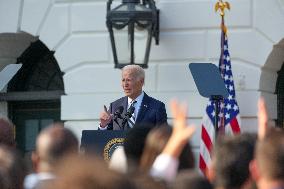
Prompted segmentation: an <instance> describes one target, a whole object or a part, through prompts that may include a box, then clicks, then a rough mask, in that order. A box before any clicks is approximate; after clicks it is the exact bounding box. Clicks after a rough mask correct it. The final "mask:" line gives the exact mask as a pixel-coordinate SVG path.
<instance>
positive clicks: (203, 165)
mask: <svg viewBox="0 0 284 189" xmlns="http://www.w3.org/2000/svg"><path fill="white" fill-rule="evenodd" d="M199 169H200V170H201V171H202V172H203V174H204V175H206V172H207V169H208V168H207V165H206V162H205V161H204V159H203V157H202V155H201V154H200V155H199Z"/></svg>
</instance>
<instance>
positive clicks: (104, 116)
mask: <svg viewBox="0 0 284 189" xmlns="http://www.w3.org/2000/svg"><path fill="white" fill-rule="evenodd" d="M110 121H111V114H110V113H109V112H108V111H107V107H106V106H104V111H103V112H101V114H100V122H101V123H100V127H102V128H105V127H106V126H107V125H108V124H109V123H110Z"/></svg>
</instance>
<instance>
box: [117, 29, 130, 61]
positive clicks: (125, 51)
mask: <svg viewBox="0 0 284 189" xmlns="http://www.w3.org/2000/svg"><path fill="white" fill-rule="evenodd" d="M113 34H114V41H115V46H116V51H117V52H116V53H117V59H118V62H119V63H129V62H130V58H131V56H130V54H131V43H130V39H129V38H130V36H129V35H128V27H125V28H123V29H121V30H117V29H114V30H113Z"/></svg>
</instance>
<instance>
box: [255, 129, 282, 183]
mask: <svg viewBox="0 0 284 189" xmlns="http://www.w3.org/2000/svg"><path fill="white" fill-rule="evenodd" d="M255 159H256V162H255V163H256V164H257V170H258V173H257V178H256V181H257V180H258V179H265V180H269V181H280V182H282V183H284V168H283V167H284V131H283V130H282V129H281V130H280V129H276V128H270V129H269V130H268V131H267V134H266V135H265V136H264V138H263V139H262V140H259V141H258V143H257V146H256V152H255ZM282 185H283V186H284V184H282Z"/></svg>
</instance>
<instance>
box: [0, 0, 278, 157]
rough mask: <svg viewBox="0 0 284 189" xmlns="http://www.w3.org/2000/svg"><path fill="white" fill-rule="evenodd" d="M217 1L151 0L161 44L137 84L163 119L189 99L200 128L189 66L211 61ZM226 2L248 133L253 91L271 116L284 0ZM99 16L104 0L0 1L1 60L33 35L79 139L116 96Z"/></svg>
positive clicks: (201, 105)
mask: <svg viewBox="0 0 284 189" xmlns="http://www.w3.org/2000/svg"><path fill="white" fill-rule="evenodd" d="M216 2H217V0H214V1H213V0H156V4H157V7H158V8H159V9H160V32H161V33H160V45H159V46H155V45H152V49H151V52H150V61H149V68H148V69H147V70H146V82H145V87H144V89H145V92H146V93H147V94H149V95H151V96H153V97H155V98H157V99H160V100H161V101H163V102H164V103H165V104H166V106H167V113H168V118H169V122H171V118H172V115H171V112H170V109H169V101H170V99H172V98H177V99H179V100H180V101H185V102H187V103H188V105H189V111H188V119H189V122H191V123H195V124H196V125H197V126H198V128H200V127H199V126H200V125H201V121H202V116H203V115H204V113H205V107H206V104H207V102H208V100H207V99H205V98H203V97H201V96H200V95H199V93H198V91H197V89H196V86H195V83H194V81H193V78H192V76H191V74H190V71H189V69H188V64H189V63H190V62H212V63H215V64H217V63H218V60H219V56H220V23H221V18H220V16H219V14H218V13H215V12H214V5H215V3H216ZM229 3H230V4H231V11H229V12H228V11H227V12H226V16H225V22H226V25H227V27H228V38H229V50H230V54H231V61H232V70H233V75H234V82H235V87H236V95H237V101H238V104H239V107H240V115H241V120H242V123H241V125H242V130H243V131H249V132H254V131H256V129H257V100H258V98H259V97H260V96H264V97H265V99H266V101H267V104H268V111H269V116H270V118H271V119H277V95H276V94H275V89H276V81H277V77H278V74H277V72H278V71H279V70H280V68H281V66H282V64H283V62H284V40H283V38H284V1H283V0H229ZM105 22H106V0H0V37H1V35H4V37H2V38H1V39H2V40H0V47H1V49H2V53H1V52H0V65H2V66H3V65H7V64H10V63H15V60H16V59H17V57H18V56H19V55H20V54H21V53H22V52H23V51H24V50H25V48H27V46H28V44H29V43H30V42H31V41H34V40H35V38H37V37H38V39H39V40H41V42H42V43H44V44H45V45H46V46H47V47H48V49H49V50H51V51H54V57H55V59H56V60H57V63H58V66H59V68H60V70H61V72H63V73H64V75H63V82H64V93H65V94H64V95H62V96H61V111H60V112H61V120H64V121H65V125H66V126H67V127H69V128H71V129H72V130H73V131H74V132H75V133H76V135H77V136H78V137H79V138H80V136H81V131H82V130H84V129H97V127H98V124H99V114H100V112H101V111H102V110H103V105H104V104H105V105H108V104H109V103H110V102H112V101H113V100H115V99H117V98H119V97H121V96H122V95H123V93H122V89H121V85H120V70H119V69H114V64H113V58H112V52H111V45H110V41H109V34H108V32H107V28H106V25H105ZM7 33H8V34H16V35H15V36H16V37H15V38H16V40H15V41H16V42H15V41H14V42H13V39H11V38H9V37H5V34H7ZM23 33H24V34H23ZM8 36H9V35H8ZM17 36H20V37H19V38H17ZM1 43H2V45H1ZM9 44H10V45H9ZM11 44H14V45H11ZM16 44H17V45H16ZM3 93H5V91H3ZM1 111H2V113H3V114H8V112H9V106H8V102H5V101H2V102H1ZM199 142H200V129H198V131H197V132H196V134H195V136H194V138H193V139H192V145H193V146H194V147H195V149H196V152H197V151H198V146H199Z"/></svg>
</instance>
